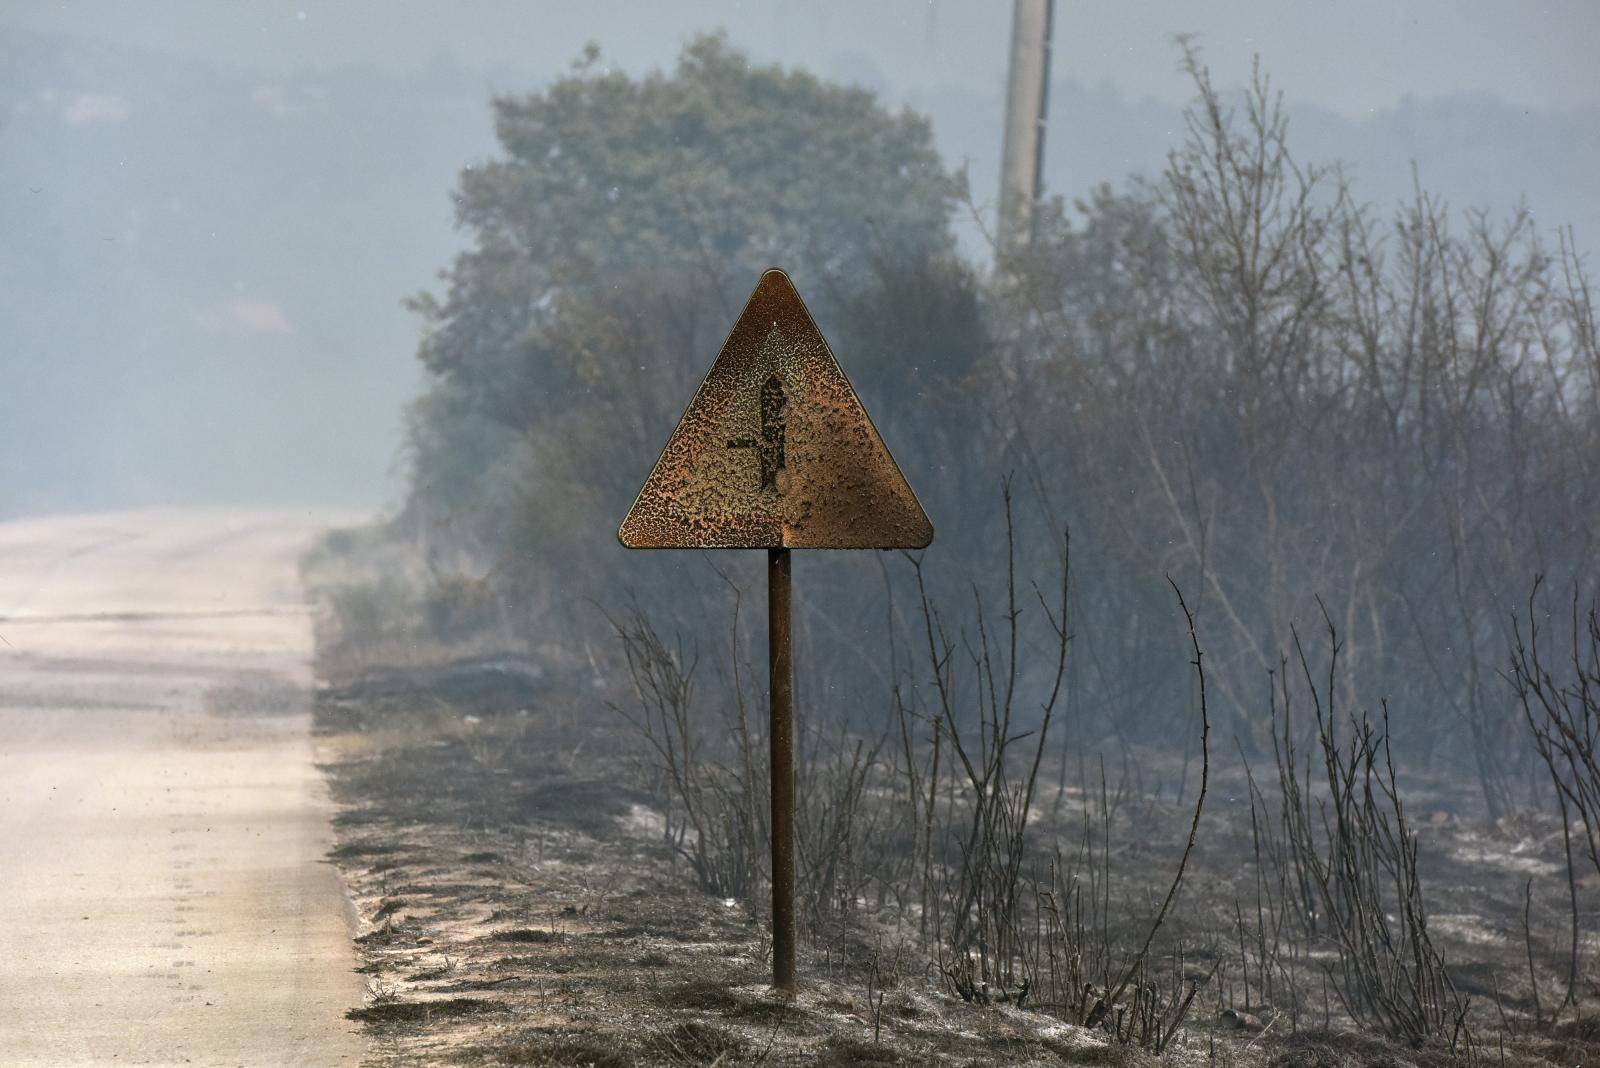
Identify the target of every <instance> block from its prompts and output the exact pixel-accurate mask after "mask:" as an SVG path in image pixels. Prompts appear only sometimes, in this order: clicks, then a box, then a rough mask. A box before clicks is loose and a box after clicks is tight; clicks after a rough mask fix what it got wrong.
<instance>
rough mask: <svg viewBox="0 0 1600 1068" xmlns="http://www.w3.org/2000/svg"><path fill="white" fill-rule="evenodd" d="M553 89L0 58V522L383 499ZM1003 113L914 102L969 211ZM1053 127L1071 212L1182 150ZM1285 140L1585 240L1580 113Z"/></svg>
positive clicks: (434, 71)
mask: <svg viewBox="0 0 1600 1068" xmlns="http://www.w3.org/2000/svg"><path fill="white" fill-rule="evenodd" d="M735 43H737V42H735ZM1266 59H1267V62H1268V64H1269V66H1270V65H1271V63H1272V62H1274V61H1275V60H1276V61H1277V62H1282V61H1283V60H1282V57H1270V56H1269V57H1266ZM555 73H557V72H554V71H532V70H529V71H500V72H494V73H492V74H486V73H485V72H482V71H471V70H466V69H463V68H461V67H457V66H452V65H449V64H446V63H440V64H436V65H435V66H433V67H431V68H429V69H427V70H425V71H423V72H421V73H419V74H416V75H414V76H408V77H397V76H394V75H391V74H387V73H383V72H381V71H377V70H374V69H370V68H348V69H341V70H337V71H334V72H331V73H318V74H313V75H306V76H301V77H295V78H292V79H267V78H263V77H260V76H257V75H254V74H250V73H248V72H243V71H238V70H229V69H223V68H220V67H215V66H209V65H204V64H196V63H188V62H176V61H173V60H171V59H170V58H168V57H165V56H161V55H158V54H155V53H150V52H144V51H139V50H136V49H131V48H125V47H116V46H105V45H98V44H90V43H85V42H80V41H76V40H69V39H65V38H55V37H46V36H40V35H38V34H32V33H27V32H23V31H18V30H15V29H5V30H4V32H0V337H3V339H4V343H3V346H0V374H3V379H0V383H3V385H0V449H3V450H4V453H3V454H4V456H5V458H6V465H5V475H4V476H3V477H0V514H15V513H19V512H24V511H39V510H58V509H65V508H75V507H91V506H101V505H110V504H134V503H161V502H181V501H227V500H245V499H248V500H280V501H302V500H304V501H318V502H327V503H352V504H375V503H380V502H382V501H383V500H384V499H385V498H386V496H387V495H388V494H389V492H390V487H391V486H392V483H391V482H389V481H388V480H387V476H388V474H389V472H390V470H391V469H392V466H393V464H394V461H395V456H396V447H397V445H398V443H399V440H400V436H399V429H400V425H401V412H402V408H403V405H404V404H405V402H406V401H407V400H408V399H409V398H410V397H411V396H412V395H413V394H414V392H415V388H416V384H417V381H418V376H417V372H416V369H415V361H414V359H413V352H414V350H415V344H416V329H417V324H416V322H415V320H414V318H413V317H412V316H411V315H410V314H409V313H407V312H406V311H405V310H404V309H403V308H402V307H401V306H400V302H401V300H402V299H403V298H404V297H405V296H407V295H409V294H411V293H414V292H416V291H417V290H419V289H422V288H425V287H427V286H429V285H431V284H432V283H433V280H434V274H435V272H436V271H437V270H438V269H440V268H441V267H443V266H444V265H445V264H446V263H447V262H448V261H449V258H450V257H451V256H452V255H453V253H454V250H455V249H456V248H457V247H458V241H457V237H456V234H455V233H454V230H453V222H452V209H451V202H450V191H451V189H452V188H453V186H454V184H455V181H456V176H457V173H458V171H459V170H460V168H461V167H463V166H464V165H466V164H468V163H470V162H471V161H472V160H474V159H477V158H480V157H482V156H484V155H485V154H486V153H488V152H490V151H491V150H492V147H493V144H494V141H493V136H492V130H491V126H490V114H489V108H488V99H489V96H490V94H491V92H492V91H502V92H508V91H519V90H531V89H534V88H537V87H538V86H540V85H542V84H543V83H544V82H546V81H548V80H549V78H550V77H552V76H553V75H554V74H555ZM1232 73H1233V72H1219V74H1218V76H1219V79H1220V80H1221V81H1223V82H1227V81H1229V80H1230V77H1229V75H1230V74H1232ZM1235 80H1236V79H1235ZM880 88H887V90H888V92H887V95H888V96H889V98H890V99H891V101H894V100H896V93H895V91H894V87H892V86H890V87H880ZM1000 99H1001V98H1000V87H999V86H996V87H995V92H994V94H993V95H989V96H979V95H973V94H970V93H938V92H935V93H924V94H918V95H914V96H912V97H910V98H909V99H907V100H906V101H905V102H906V103H908V104H910V105H911V106H913V107H915V108H918V109H920V110H923V111H925V112H927V113H929V114H930V115H931V116H932V118H933V120H934V126H935V130H936V134H937V136H938V139H939V143H940V145H941V147H942V150H943V151H944V152H945V154H946V156H947V158H948V159H949V160H950V161H951V163H952V164H954V165H960V163H961V162H962V161H963V160H966V161H968V162H969V163H970V173H971V177H972V180H973V186H974V190H975V192H976V193H977V195H978V196H979V198H980V199H981V200H985V201H990V202H992V199H993V190H994V188H995V185H996V177H997V176H996V169H997V167H998V163H997V160H998V154H999V142H1000V118H1001V104H1000ZM1051 120H1052V121H1051V128H1050V134H1049V144H1048V155H1047V160H1048V166H1047V179H1048V185H1049V187H1050V189H1051V190H1052V191H1059V192H1062V193H1064V194H1066V195H1068V196H1069V197H1072V196H1079V195H1081V194H1082V193H1083V192H1084V191H1086V190H1087V189H1089V188H1090V187H1091V186H1093V185H1094V184H1095V183H1097V182H1100V181H1110V182H1112V183H1113V184H1116V183H1120V182H1121V181H1123V180H1124V179H1125V178H1126V176H1128V175H1130V174H1135V173H1151V172H1154V171H1155V170H1157V169H1159V167H1160V166H1161V165H1162V163H1163V161H1164V157H1165V153H1166V151H1167V149H1168V148H1169V147H1170V146H1171V145H1172V144H1174V142H1175V140H1176V139H1177V138H1179V137H1180V136H1181V134H1182V125H1181V117H1180V114H1179V111H1178V110H1177V109H1176V108H1173V107H1168V106H1166V105H1162V104H1158V103H1153V102H1150V101H1137V100H1130V99H1128V98H1126V97H1124V96H1123V95H1122V94H1121V93H1120V92H1119V91H1118V90H1117V89H1115V88H1114V87H1112V86H1101V87H1098V88H1092V89H1091V88H1088V87H1085V86H1083V85H1081V84H1079V83H1077V82H1076V81H1073V80H1072V79H1070V78H1064V79H1060V80H1058V81H1057V83H1056V85H1055V87H1054V89H1053V93H1052V100H1051ZM1291 133H1292V137H1293V139H1294V141H1295V143H1296V144H1297V145H1298V146H1299V150H1300V152H1301V154H1302V155H1303V156H1304V157H1307V158H1312V159H1323V160H1326V159H1334V158H1342V159H1345V160H1347V161H1348V162H1349V163H1350V168H1349V172H1350V174H1351V175H1352V177H1353V178H1354V179H1355V181H1356V183H1357V189H1358V192H1359V193H1360V194H1361V195H1362V196H1364V197H1366V198H1367V199H1370V200H1373V201H1376V202H1378V203H1380V204H1389V203H1393V202H1395V201H1397V200H1399V199H1402V198H1404V197H1405V196H1407V195H1409V192H1410V188H1411V169H1410V162H1411V160H1413V159H1415V160H1416V161H1417V164H1418V167H1419V169H1420V173H1421V178H1422V181H1423V183H1424V185H1425V186H1426V187H1427V188H1429V189H1431V190H1434V191H1437V192H1439V193H1441V194H1442V195H1444V196H1445V197H1447V198H1448V199H1449V200H1450V201H1451V202H1452V203H1453V204H1454V205H1455V206H1457V207H1464V206H1468V205H1481V206H1484V207H1488V208H1490V209H1492V210H1495V211H1506V210H1509V209H1510V208H1512V207H1513V206H1514V205H1515V204H1516V203H1517V201H1518V199H1519V198H1520V197H1522V196H1524V195H1525V196H1526V198H1527V200H1528V203H1529V204H1530V205H1531V206H1532V207H1533V208H1534V210H1535V211H1536V213H1537V218H1538V219H1539V220H1540V222H1541V225H1543V226H1546V227H1547V228H1553V227H1555V226H1556V225H1557V224H1561V223H1568V222H1570V223H1572V224H1574V225H1575V226H1576V227H1577V231H1578V238H1579V242H1580V245H1583V246H1585V247H1590V248H1592V247H1594V246H1595V244H1596V242H1597V241H1600V198H1596V197H1595V196H1594V195H1593V176H1594V175H1595V174H1597V173H1600V112H1597V111H1594V110H1590V111H1583V112H1569V113H1563V114H1540V113H1529V112H1527V111H1524V110H1523V109H1521V108H1517V107H1514V106H1512V105H1509V104H1507V103H1505V102H1503V101H1499V100H1494V99H1486V98H1461V97H1453V98H1447V99H1441V100H1430V101H1405V102H1403V103H1401V104H1400V105H1399V106H1397V107H1396V108H1394V109H1393V110H1390V111H1386V112H1381V113H1378V114H1375V115H1373V116H1371V117H1370V118H1367V119H1363V120H1360V121H1351V120H1348V119H1343V118H1340V117H1338V116H1335V115H1332V114H1330V113H1327V112H1324V111H1318V110H1316V109H1314V108H1309V107H1301V108H1298V109H1296V110H1295V111H1294V119H1293V125H1292V128H1291ZM965 233H966V244H967V247H968V248H969V250H970V251H972V252H973V253H974V254H979V255H981V254H982V244H981V241H980V240H979V239H978V237H977V231H976V228H973V227H968V228H967V230H966V231H965Z"/></svg>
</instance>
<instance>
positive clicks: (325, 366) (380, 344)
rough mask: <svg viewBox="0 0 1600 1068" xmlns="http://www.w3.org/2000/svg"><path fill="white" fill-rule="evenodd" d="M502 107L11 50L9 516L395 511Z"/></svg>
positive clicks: (0, 508)
mask: <svg viewBox="0 0 1600 1068" xmlns="http://www.w3.org/2000/svg"><path fill="white" fill-rule="evenodd" d="M488 99H489V89H488V87H487V86H486V84H485V83H484V81H483V78H482V76H481V75H479V74H474V73H469V72H466V71H462V70H458V69H451V68H439V69H435V70H430V71H428V72H426V73H424V74H422V75H420V76H417V77H414V78H405V79H400V78H394V77H391V76H388V75H384V74H381V73H378V72H375V71H371V70H345V71H339V72H336V73H333V74H329V75H317V76H315V77H307V78H297V79H295V80H293V81H290V82H273V81H265V80H262V79H259V78H256V77H252V76H250V75H248V74H244V73H240V72H234V71H227V70H219V69H216V68H212V67H208V66H203V65H197V64H192V63H176V62H173V61H171V60H168V59H166V58H164V57H160V56H156V55H150V54H145V53H140V52H136V51H132V50H127V49H121V48H110V47H103V46H98V45H93V44H84V43H78V42H70V41H64V40H56V39H49V38H42V37H39V36H36V35H30V34H26V33H19V32H16V31H7V32H4V33H0V235H4V236H3V239H0V326H3V330H4V335H5V345H4V348H3V349H0V369H3V370H4V380H5V383H6V385H5V388H4V389H0V447H3V448H4V450H5V454H6V456H7V457H8V464H7V475H6V477H5V478H4V479H0V513H4V512H19V511H28V510H36V509H58V508H72V507H81V506H91V505H100V504H108V503H135V502H143V501H152V502H154V501H169V500H170V501H182V500H229V499H252V500H254V499H261V498H270V499H280V500H292V501H300V500H313V501H326V502H338V503H345V502H358V503H375V502H376V501H377V500H378V499H380V497H381V495H382V494H383V493H384V492H385V490H384V487H385V476H386V474H387V472H388V470H389V469H390V467H391V465H392V463H393V458H394V450H395V446H396V443H397V441H398V427H399V425H400V418H401V407H402V405H403V403H404V402H405V401H406V400H407V399H408V398H409V397H410V396H411V395H412V394H413V392H414V387H415V383H416V373H415V371H414V369H413V368H414V363H415V361H414V359H413V352H414V349H415V323H414V321H413V318H412V316H411V315H410V314H409V313H408V312H406V311H405V310H404V309H403V308H401V306H400V301H401V299H402V298H403V297H405V296H406V295H408V294H410V293H412V292H415V291H416V290H418V289H421V288H423V287H425V286H427V285H429V284H431V283H432V281H433V275H434V272H436V271H437V270H438V269H439V267H441V266H442V265H443V264H444V263H445V262H446V261H447V259H448V257H449V256H450V255H451V254H452V250H453V249H454V248H455V246H456V239H455V235H454V232H453V216H452V208H451V203H450V189H451V187H452V186H453V185H454V182H455V179H456V174H457V172H458V171H459V170H460V168H461V167H462V166H463V165H464V164H466V163H468V162H470V161H471V160H473V159H474V158H476V157H479V156H481V155H483V154H484V153H485V152H487V151H488V149H489V147H490V146H491V145H492V143H493V141H492V135H491V130H490V120H489V111H488V106H487V104H488Z"/></svg>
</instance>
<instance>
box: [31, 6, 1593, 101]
mask: <svg viewBox="0 0 1600 1068" xmlns="http://www.w3.org/2000/svg"><path fill="white" fill-rule="evenodd" d="M1010 7H1011V5H1010V3H1009V2H1008V0H979V2H966V0H963V2H956V0H878V2H870V0H868V2H863V0H820V2H810V3H803V4H795V3H781V2H751V3H739V2H730V0H721V2H717V0H696V2H692V3H687V2H686V3H665V2H662V3H642V2H635V3H622V2H619V0H586V2H582V3H577V2H533V0H522V2H515V0H480V2H475V3H440V2H425V0H340V2H338V3H323V2H318V0H299V2H288V3H277V2H273V3H262V2H257V3H217V2H215V0H164V2H161V3H118V2H83V0H57V2H54V3H39V2H30V3H19V2H15V0H5V2H4V3H0V18H4V19H6V20H9V21H11V22H14V23H16V24H18V25H22V26H27V27H31V28H34V29H39V30H49V31H57V32H67V33H71V34H75V35H84V36H94V37H100V38H104V39H108V40H115V41H118V42H121V43H126V44H135V45H140V46H144V47H147V48H153V49H161V50H166V51H171V52H174V53H178V54H181V55H185V56H190V57H195V58H206V59H210V60H214V61H220V62H223V63H226V64H229V65H249V66H258V67H260V68H263V69H268V70H274V71H278V72H286V71H289V70H293V69H296V68H301V67H324V66H332V65H339V64H346V63H360V62H370V63H374V64H378V65H381V66H383V67H385V68H388V69H390V70H394V71H403V70H406V69H411V68H416V67H418V66H421V65H425V64H427V63H428V62H429V61H430V60H431V59H433V58H435V57H437V56H440V55H448V56H450V57H452V58H454V59H455V60H457V61H459V62H461V63H463V64H465V65H468V66H484V67H510V68H513V69H521V70H526V69H530V68H531V69H537V70H551V69H552V68H559V67H560V66H561V65H562V64H564V63H565V62H566V61H567V60H568V59H570V58H571V57H572V56H574V55H576V54H577V52H578V51H579V50H580V49H581V47H582V45H583V43H584V42H585V41H587V40H590V39H596V40H599V41H600V42H601V43H602V44H603V46H604V48H605V50H606V54H607V56H608V57H610V58H612V59H614V60H616V61H617V62H619V63H621V64H622V65H623V66H625V67H626V68H628V69H629V70H633V71H637V70H640V69H643V68H648V67H650V66H655V65H661V64H665V63H669V62H670V61H671V59H672V58H673V56H674V55H675V54H676V53H677V50H678V48H679V45H680V44H681V43H682V40H683V39H684V38H685V37H686V36H687V35H688V34H690V33H691V32H693V31H694V30H697V29H702V28H706V27H710V26H725V27H727V29H728V31H729V33H730V34H731V36H732V37H733V39H734V40H735V41H737V42H739V43H740V45H741V46H743V47H745V48H748V49H749V50H750V51H751V52H753V53H754V54H755V55H757V56H758V57H761V58H766V59H781V60H786V61H791V62H804V63H805V64H806V65H808V66H811V67H812V68H813V69H820V70H822V71H823V72H825V73H831V74H835V75H840V74H846V75H851V76H855V77H858V78H861V79H862V80H868V81H877V82H879V84H880V85H881V86H882V87H883V88H888V89H890V90H891V91H893V92H897V93H917V92H925V91H927V90H929V89H931V88H935V87H938V86H941V85H943V86H951V87H962V88H983V89H985V90H989V89H990V88H991V87H992V86H993V85H994V84H995V81H996V79H998V78H1000V77H1001V75H1002V71H1003V69H1004V64H1005V58H1006V46H1007V34H1008V28H1009V21H1008V20H1009V12H1010ZM1057 20H1058V28H1057V31H1056V56H1057V60H1056V62H1057V71H1058V73H1062V74H1070V75H1072V76H1075V77H1077V78H1079V79H1080V80H1082V81H1083V82H1086V83H1088V84H1095V83H1097V82H1099V81H1100V80H1102V79H1109V80H1111V81H1113V82H1115V83H1116V84H1117V85H1119V86H1120V87H1121V88H1122V89H1123V90H1124V91H1125V92H1127V93H1128V94H1129V95H1132V96H1135V97H1138V96H1144V95H1149V96H1152V97H1155V98H1156V99H1159V100H1163V101H1167V102H1176V101H1179V100H1182V99H1184V98H1186V96H1187V95H1188V83H1187V82H1186V81H1185V80H1184V78H1183V77H1182V76H1181V75H1179V74H1178V73H1177V72H1176V70H1175V69H1174V63H1173V57H1172V48H1171V45H1170V44H1169V43H1168V35H1169V34H1170V33H1172V32H1174V31H1194V32H1199V33H1201V34H1202V40H1203V43H1204V46H1205V49H1206V54H1207V57H1208V59H1209V60H1210V61H1211V63H1212V64H1213V65H1214V66H1215V67H1216V68H1217V69H1218V70H1227V71H1233V70H1243V69H1247V67H1248V61H1249V57H1250V55H1251V54H1252V53H1256V52H1259V53H1261V54H1263V55H1265V56H1267V57H1269V58H1270V59H1271V69H1272V71H1273V73H1274V76H1275V78H1276V79H1277V81H1278V83H1279V84H1280V85H1281V86H1282V87H1283V89H1284V90H1285V92H1286V94H1287V95H1288V97H1289V98H1290V100H1291V102H1307V103H1315V104H1318V105H1320V106H1323V107H1326V108H1329V109H1331V110H1334V111H1337V112H1340V113H1342V114H1345V115H1357V114H1360V113H1362V112H1365V111H1368V110H1371V109H1375V108H1382V107H1385V106H1388V105H1392V104H1393V103H1394V102H1396V101H1397V100H1399V99H1401V98H1402V97H1404V96H1405V95H1407V94H1416V95H1419V96H1432V95H1439V94H1445V93H1457V92H1483V93H1491V94H1496V95H1499V96H1501V97H1504V98H1505V99H1507V100H1511V101H1515V102H1519V103H1522V104H1526V105H1528V106H1530V107H1534V108H1543V109H1561V108H1568V107H1574V106H1584V105H1600V75H1597V74H1596V60H1595V49H1596V46H1597V45H1600V3H1597V2H1596V0H1517V2H1511V0H1420V2H1412V3H1406V2H1397V0H1342V2H1339V3H1330V2H1325V0H1317V2H1311V0H1149V2H1109V0H1098V2H1093V3H1088V2H1074V0H1059V3H1058V14H1057ZM829 68H832V69H829ZM874 75H876V77H874Z"/></svg>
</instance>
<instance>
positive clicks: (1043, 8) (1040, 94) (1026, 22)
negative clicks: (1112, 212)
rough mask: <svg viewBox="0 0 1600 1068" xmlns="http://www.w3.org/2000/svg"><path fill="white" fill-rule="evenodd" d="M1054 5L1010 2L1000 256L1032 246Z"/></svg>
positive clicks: (1035, 0)
mask: <svg viewBox="0 0 1600 1068" xmlns="http://www.w3.org/2000/svg"><path fill="white" fill-rule="evenodd" d="M1055 6H1056V5H1055V0H1014V2H1013V6H1012V11H1011V67H1010V73H1009V76H1008V78H1007V86H1006V134H1005V144H1004V147H1003V148H1002V150H1001V158H1000V233H999V239H1000V249H999V252H1000V255H1001V256H1002V257H1004V256H1005V255H1006V254H1007V253H1010V252H1015V251H1018V250H1019V249H1024V248H1027V247H1028V245H1029V244H1031V243H1032V241H1033V211H1034V205H1035V204H1036V203H1037V202H1038V200H1039V188H1040V186H1039V173H1040V171H1041V170H1042V169H1043V167H1044V122H1045V113H1046V111H1047V109H1048V107H1049V102H1050V37H1051V33H1052V31H1053V30H1054V27H1055Z"/></svg>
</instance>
